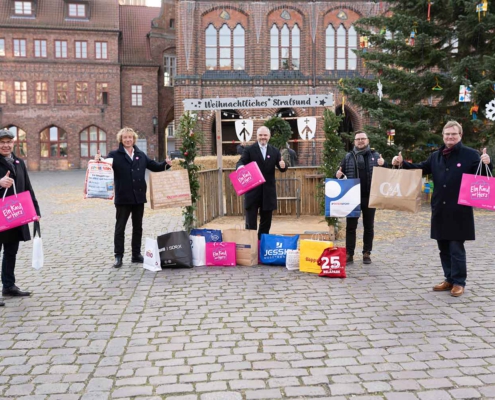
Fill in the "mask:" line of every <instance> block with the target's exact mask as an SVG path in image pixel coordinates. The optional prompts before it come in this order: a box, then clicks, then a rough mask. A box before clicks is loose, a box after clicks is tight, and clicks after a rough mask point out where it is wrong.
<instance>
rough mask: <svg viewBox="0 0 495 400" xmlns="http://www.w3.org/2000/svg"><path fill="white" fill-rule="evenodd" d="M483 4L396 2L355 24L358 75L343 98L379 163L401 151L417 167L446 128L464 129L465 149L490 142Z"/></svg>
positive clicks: (490, 81)
mask: <svg viewBox="0 0 495 400" xmlns="http://www.w3.org/2000/svg"><path fill="white" fill-rule="evenodd" d="M483 1H484V0H479V1H478V0H475V1H473V0H468V1H465V0H435V1H430V0H420V1H411V0H398V1H393V2H389V3H384V4H388V5H389V10H388V12H386V13H383V14H382V15H379V16H374V17H369V18H362V19H360V20H359V21H358V22H357V24H356V25H357V26H356V30H357V31H358V33H359V34H360V35H361V39H360V49H358V50H357V53H358V55H359V56H360V57H361V58H362V59H363V62H364V68H365V73H364V75H363V76H361V77H358V78H353V79H348V80H345V81H344V82H343V85H344V91H345V93H346V94H347V95H348V97H349V99H350V101H351V102H353V103H354V104H357V105H358V106H359V107H360V108H361V109H362V110H363V112H364V113H365V115H367V116H369V118H370V122H371V123H370V126H367V127H366V128H367V131H368V133H369V136H370V137H371V140H372V143H373V145H374V146H375V147H376V148H377V150H378V151H380V152H381V153H382V154H383V155H384V156H388V157H391V156H392V155H395V154H397V152H398V150H399V149H400V150H403V154H405V156H406V157H407V158H412V159H414V160H415V161H420V160H421V159H424V158H425V157H426V155H427V154H428V153H429V152H431V150H432V149H434V148H436V147H438V146H440V145H441V144H442V143H443V141H442V137H441V133H442V128H443V126H444V125H445V123H446V122H447V121H449V120H455V121H458V122H459V123H460V124H461V125H462V126H463V128H464V136H463V143H464V144H466V145H468V146H471V147H474V148H477V149H480V148H481V147H484V146H487V144H488V143H489V142H490V139H491V138H492V137H494V133H495V127H494V122H493V120H495V110H494V108H495V14H494V12H495V5H494V3H493V1H492V2H491V3H490V4H489V3H487V2H486V1H485V2H483ZM380 88H381V90H379V89H380ZM368 113H369V114H368ZM394 133H395V135H393V134H394ZM492 142H493V140H492Z"/></svg>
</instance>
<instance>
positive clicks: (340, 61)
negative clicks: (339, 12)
mask: <svg viewBox="0 0 495 400" xmlns="http://www.w3.org/2000/svg"><path fill="white" fill-rule="evenodd" d="M346 35H347V31H346V30H345V28H344V25H342V24H341V25H340V26H339V29H337V69H338V70H345V59H346V56H347V54H346V40H345V39H346Z"/></svg>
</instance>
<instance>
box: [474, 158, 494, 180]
mask: <svg viewBox="0 0 495 400" xmlns="http://www.w3.org/2000/svg"><path fill="white" fill-rule="evenodd" d="M483 165H484V166H485V168H486V172H487V174H486V176H488V177H489V178H493V175H492V171H490V168H488V165H486V164H483V161H482V160H481V159H480V163H479V164H478V168H477V169H476V174H475V177H476V176H478V175H481V171H482V168H483Z"/></svg>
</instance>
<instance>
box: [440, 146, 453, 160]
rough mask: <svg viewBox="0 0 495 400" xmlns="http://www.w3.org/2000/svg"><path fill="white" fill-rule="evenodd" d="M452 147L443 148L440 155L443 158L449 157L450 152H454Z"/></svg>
mask: <svg viewBox="0 0 495 400" xmlns="http://www.w3.org/2000/svg"><path fill="white" fill-rule="evenodd" d="M454 147H455V146H452V147H450V148H449V147H447V146H445V148H444V149H443V150H442V154H443V156H444V157H445V158H449V157H450V153H452V151H454Z"/></svg>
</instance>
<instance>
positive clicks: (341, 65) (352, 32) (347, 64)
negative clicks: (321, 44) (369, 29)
mask: <svg viewBox="0 0 495 400" xmlns="http://www.w3.org/2000/svg"><path fill="white" fill-rule="evenodd" d="M325 40H326V49H325V50H326V51H325V69H327V70H330V71H333V70H338V71H345V70H356V69H357V55H356V54H355V53H354V52H353V50H355V49H357V46H358V42H359V37H358V34H357V32H356V29H354V27H353V26H351V27H350V28H349V30H347V29H345V27H344V25H343V24H340V26H339V27H338V29H337V31H335V28H334V27H333V26H332V25H331V24H330V25H328V26H327V30H326V37H325Z"/></svg>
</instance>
